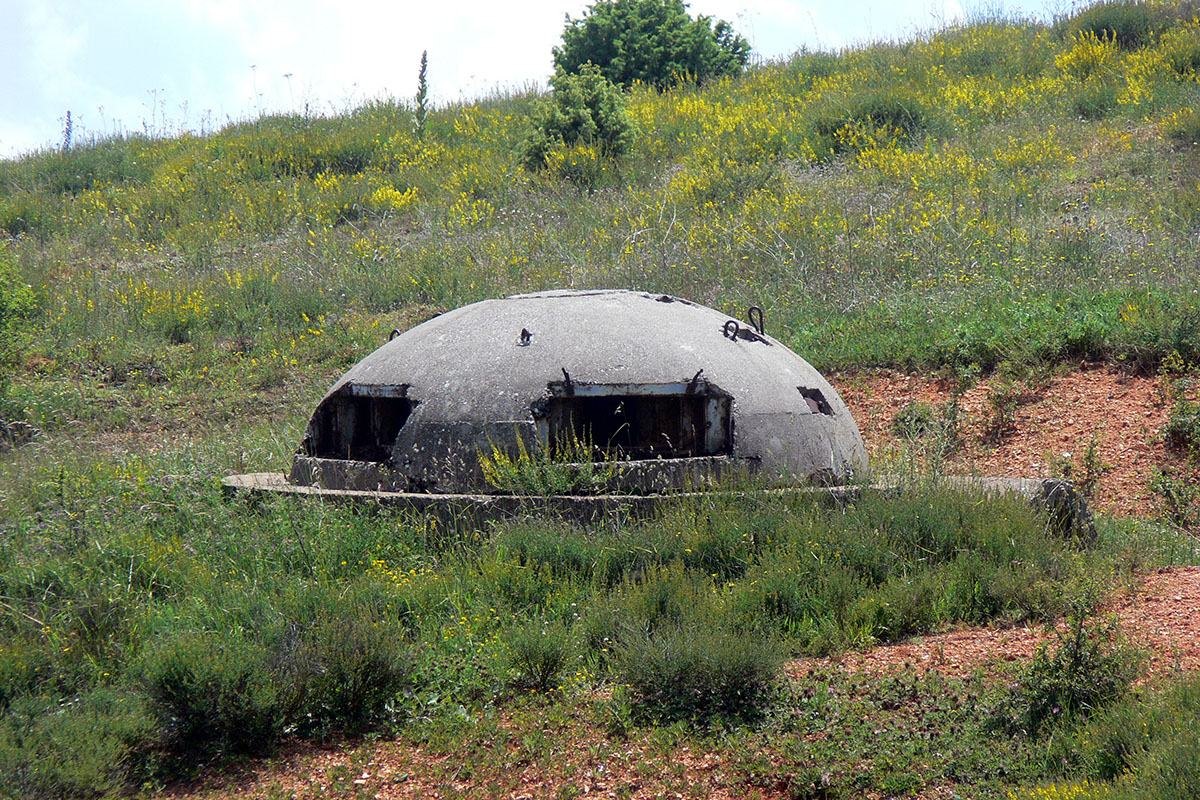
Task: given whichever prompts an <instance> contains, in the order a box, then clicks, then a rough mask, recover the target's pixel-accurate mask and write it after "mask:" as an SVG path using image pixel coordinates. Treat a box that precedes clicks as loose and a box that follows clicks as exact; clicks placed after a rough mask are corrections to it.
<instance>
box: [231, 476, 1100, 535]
mask: <svg viewBox="0 0 1200 800" xmlns="http://www.w3.org/2000/svg"><path fill="white" fill-rule="evenodd" d="M937 480H938V481H939V482H940V484H941V485H943V486H946V487H948V488H950V489H952V490H955V491H963V492H972V491H973V492H981V493H983V494H990V495H1015V496H1017V497H1021V498H1023V499H1025V500H1027V501H1029V502H1030V503H1031V504H1033V505H1034V506H1035V507H1036V508H1037V509H1038V510H1039V511H1042V512H1043V513H1044V514H1045V515H1046V519H1047V524H1048V527H1049V528H1050V529H1051V530H1053V531H1054V532H1055V533H1057V534H1059V535H1063V536H1072V537H1075V538H1078V539H1080V540H1083V541H1091V540H1092V539H1094V538H1095V536H1096V528H1095V524H1094V523H1093V520H1092V514H1091V511H1090V509H1089V508H1088V505H1087V501H1086V500H1085V499H1084V498H1083V496H1082V495H1081V494H1079V492H1078V491H1076V489H1075V487H1074V486H1073V485H1072V484H1071V482H1070V481H1066V480H1062V479H1059V478H976V477H969V476H954V475H947V476H944V477H941V478H939V479H937ZM221 485H222V487H223V488H224V491H225V494H226V496H229V497H246V498H250V499H255V498H263V497H268V496H272V495H276V496H297V497H308V498H314V499H320V500H325V501H330V502H336V503H349V504H356V505H361V506H377V507H392V508H402V509H406V510H409V511H412V512H415V513H418V514H421V515H428V516H433V517H435V518H437V519H438V520H439V521H441V522H443V523H446V524H450V525H453V526H454V527H461V526H482V525H483V524H485V523H487V522H489V521H498V520H505V519H513V518H516V517H528V516H549V517H554V518H558V519H564V520H569V521H572V522H577V523H580V524H583V525H592V524H599V523H608V524H612V523H614V522H624V521H636V520H640V519H645V518H647V517H649V516H651V515H653V513H654V512H655V511H656V510H657V509H658V508H660V507H661V506H662V505H663V504H664V503H667V502H677V501H678V500H681V499H684V500H686V499H689V498H693V499H697V500H700V499H704V498H713V497H720V496H736V495H740V494H745V493H746V491H758V492H761V493H763V494H778V495H783V494H792V495H806V496H810V497H814V498H817V499H820V500H825V501H828V502H830V503H844V502H848V501H851V500H853V499H854V498H856V497H858V496H859V495H860V494H862V493H863V492H882V493H885V494H900V493H902V492H903V491H904V490H905V487H906V486H909V485H911V484H910V483H907V482H905V481H903V480H901V479H900V478H898V477H895V476H881V477H880V478H879V479H878V480H877V481H875V482H874V483H872V484H869V485H858V484H852V485H846V486H789V487H780V488H773V489H760V490H741V491H739V490H712V491H706V492H672V493H666V494H649V495H638V494H605V495H549V496H518V495H497V494H432V493H418V492H390V491H370V490H362V489H325V488H323V487H320V486H305V485H299V484H295V483H291V482H289V481H288V479H287V477H286V476H285V475H283V474H281V473H277V472H252V473H246V474H242V475H230V476H228V477H226V478H225V479H224V480H222V481H221Z"/></svg>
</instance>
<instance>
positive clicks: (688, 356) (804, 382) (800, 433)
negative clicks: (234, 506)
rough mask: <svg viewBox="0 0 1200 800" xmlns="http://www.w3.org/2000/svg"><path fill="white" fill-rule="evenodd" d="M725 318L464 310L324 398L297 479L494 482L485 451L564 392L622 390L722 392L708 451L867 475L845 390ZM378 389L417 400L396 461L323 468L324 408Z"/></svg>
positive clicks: (499, 305)
mask: <svg viewBox="0 0 1200 800" xmlns="http://www.w3.org/2000/svg"><path fill="white" fill-rule="evenodd" d="M727 323H729V317H728V316H727V315H726V314H723V313H721V312H718V311H715V310H713V309H711V308H707V307H704V306H701V305H697V304H694V303H690V302H687V301H685V300H680V299H678V298H673V297H667V296H656V295H650V294H645V293H641V292H631V291H619V290H604V291H567V290H561V291H549V292H540V293H537V294H531V295H519V296H514V297H508V298H504V299H499V300H485V301H483V302H479V303H474V304H472V305H468V306H464V307H462V308H459V309H456V310H454V311H450V312H448V313H446V314H442V315H441V316H438V317H435V318H434V319H432V320H429V321H428V322H425V323H423V324H421V325H418V326H417V327H415V328H412V329H411V330H409V331H407V332H405V333H402V334H400V335H399V336H396V337H395V338H394V339H392V340H391V341H389V342H387V343H386V344H384V345H383V346H382V347H380V348H379V349H378V350H376V351H375V352H373V353H371V354H370V355H368V356H367V357H366V358H364V359H363V360H362V361H360V362H359V363H358V364H356V365H355V366H354V367H352V368H351V369H350V370H349V371H348V372H346V374H345V375H343V376H342V377H341V379H340V380H338V381H337V383H335V384H334V386H333V387H332V388H331V389H330V390H329V392H328V394H327V395H326V397H325V399H324V400H322V406H321V407H318V411H317V414H315V415H314V417H313V421H312V422H311V423H310V425H309V429H308V431H307V433H306V438H305V445H304V447H302V448H301V454H300V456H299V457H298V458H297V460H296V464H295V468H294V470H293V471H292V475H291V478H292V480H293V481H295V482H298V483H316V484H320V485H324V486H326V487H327V488H356V489H376V488H382V489H389V490H408V491H414V490H415V491H421V492H430V493H462V492H489V491H494V489H492V488H491V487H489V486H488V485H487V484H486V482H485V481H484V480H483V476H482V473H481V471H480V469H479V458H478V457H479V453H480V452H488V451H490V448H491V446H492V445H493V444H495V445H497V446H499V447H501V448H503V449H506V450H509V451H514V450H515V449H516V441H517V438H518V437H520V438H521V439H522V440H523V441H524V442H525V443H526V445H527V446H534V447H536V445H537V443H538V442H539V441H544V440H545V433H546V425H547V418H549V417H551V416H552V411H551V410H548V409H550V408H551V406H552V404H553V402H554V401H555V399H556V398H562V397H569V396H572V395H573V393H574V392H575V391H576V390H578V391H586V390H588V389H604V388H605V387H615V386H628V387H635V391H641V390H640V389H636V387H658V389H657V390H658V391H675V392H676V395H675V396H677V397H678V396H679V393H680V392H689V393H690V392H693V391H696V392H698V393H700V394H703V395H704V396H705V397H708V398H709V399H710V400H711V402H710V406H711V408H710V409H709V410H707V411H706V412H705V413H706V414H708V415H709V424H710V425H711V424H712V420H713V419H715V418H716V417H717V416H719V415H720V414H722V413H723V414H725V416H724V417H720V421H719V424H722V425H726V424H727V426H728V431H727V432H721V431H716V432H714V431H712V430H711V428H710V429H709V430H708V431H707V433H705V432H702V433H701V434H700V435H701V436H704V435H708V436H710V437H711V440H712V441H715V442H717V443H718V445H715V446H714V448H713V449H714V450H719V452H708V453H705V455H722V456H727V457H729V458H730V459H733V460H735V461H739V462H742V463H745V464H747V465H753V466H754V467H755V468H757V469H760V470H761V471H762V472H763V473H764V474H765V475H767V476H769V477H772V478H782V479H786V480H788V481H791V482H797V483H798V482H804V481H808V480H813V479H816V480H819V481H821V482H824V483H837V482H843V481H845V480H847V479H849V478H851V477H852V476H853V475H862V474H865V471H866V470H867V466H868V464H867V455H866V450H865V448H864V446H863V441H862V437H861V435H860V434H859V430H858V427H857V425H856V424H855V422H854V419H853V417H852V416H851V414H850V412H849V410H848V409H847V408H846V406H845V404H844V403H843V402H842V399H841V397H840V396H839V395H838V393H837V392H836V391H835V390H834V388H833V387H832V386H830V385H829V383H828V382H827V381H826V380H825V379H824V378H823V377H822V376H821V375H820V374H819V373H818V372H817V371H816V370H815V369H813V367H812V366H811V365H810V364H809V363H808V362H807V361H805V360H804V359H803V358H801V357H800V356H798V355H796V354H795V353H793V352H792V351H790V350H789V349H788V348H787V347H785V346H784V345H783V344H781V343H780V342H778V341H776V340H775V339H773V338H772V337H770V336H769V335H762V334H759V333H756V332H754V331H753V329H751V327H750V326H749V325H748V324H747V323H746V322H743V321H737V323H736V325H734V326H731V327H727ZM664 387H666V388H664ZM671 387H676V388H675V389H671ZM679 387H685V388H679ZM697 387H700V388H697ZM375 393H378V394H380V395H381V396H384V395H386V396H390V397H400V398H403V399H402V400H400V401H395V402H399V403H405V404H408V405H406V406H405V408H406V409H408V408H410V409H411V410H410V411H408V412H407V413H408V416H407V417H406V421H405V422H404V423H403V426H402V427H400V429H399V431H398V434H397V435H396V437H395V439H394V442H391V441H389V449H388V452H387V458H386V460H385V461H386V467H384V468H382V469H380V468H369V469H367V468H364V469H357V468H353V467H352V466H351V464H350V463H349V462H348V461H346V463H344V465H343V466H341V467H339V466H337V465H329V464H325V463H324V462H325V461H329V460H337V459H329V458H321V459H319V461H320V462H321V463H317V462H318V459H316V456H318V455H320V453H319V452H318V451H319V449H320V448H319V447H316V446H315V445H314V442H316V441H317V440H318V439H319V437H320V436H321V431H320V425H321V424H323V423H321V421H320V420H321V419H322V413H324V414H325V418H326V419H327V418H329V416H330V414H329V412H328V409H329V408H333V407H334V404H337V403H344V402H347V401H346V400H345V398H347V397H350V396H351V395H354V396H356V397H358V396H362V397H366V396H371V395H373V394H375ZM806 393H807V394H808V395H809V397H806ZM722 398H724V399H722ZM811 398H816V399H811ZM722 403H724V405H722ZM325 404H330V405H329V406H325ZM323 407H324V408H325V409H326V411H325V412H322V408H323ZM713 409H716V410H715V411H714V410H713ZM361 413H363V414H366V413H367V412H365V411H364V412H361ZM340 419H341V418H340V417H339V420H340ZM725 420H727V422H725ZM324 424H326V425H328V424H329V423H324ZM668 456H669V454H668ZM342 458H343V460H346V457H342ZM375 460H377V461H382V459H375ZM326 478H328V481H329V482H326Z"/></svg>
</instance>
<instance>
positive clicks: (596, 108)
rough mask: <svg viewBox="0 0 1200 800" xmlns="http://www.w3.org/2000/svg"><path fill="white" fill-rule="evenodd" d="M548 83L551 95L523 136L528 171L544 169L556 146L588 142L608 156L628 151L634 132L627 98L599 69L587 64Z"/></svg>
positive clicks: (523, 155)
mask: <svg viewBox="0 0 1200 800" xmlns="http://www.w3.org/2000/svg"><path fill="white" fill-rule="evenodd" d="M550 85H551V87H552V91H551V92H550V99H549V101H548V102H546V103H544V104H543V105H542V106H541V108H540V109H539V110H538V113H537V117H536V118H535V120H534V128H533V131H532V132H531V133H530V135H529V137H528V138H526V140H525V144H524V148H523V153H522V160H523V162H524V164H525V166H526V167H527V168H528V169H531V170H535V171H536V170H540V169H542V168H543V167H545V166H546V155H547V154H548V153H549V152H550V150H551V149H552V148H554V147H555V146H558V145H568V146H570V145H575V144H584V145H590V146H591V147H594V148H596V150H598V151H599V154H600V155H602V156H607V157H610V158H616V157H618V156H621V155H624V154H625V153H627V152H628V151H629V148H630V147H631V146H632V145H633V140H634V138H635V130H634V127H633V122H632V121H631V120H630V119H629V116H628V114H627V113H626V111H625V96H624V94H623V93H622V92H621V90H620V89H619V88H618V87H617V86H615V85H614V84H613V83H612V81H610V80H608V78H606V77H604V75H603V74H601V71H600V68H599V67H597V66H596V65H594V64H584V65H583V66H582V67H581V68H580V70H579V72H578V73H576V74H567V73H564V72H559V73H558V74H556V75H555V76H554V77H553V78H551V79H550Z"/></svg>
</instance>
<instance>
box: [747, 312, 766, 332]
mask: <svg viewBox="0 0 1200 800" xmlns="http://www.w3.org/2000/svg"><path fill="white" fill-rule="evenodd" d="M756 311H757V312H758V319H757V320H755V319H754V316H755V313H754V312H756ZM746 316H747V317H748V318H749V320H750V325H751V326H753V328H754V330H755V331H757V332H758V333H759V334H760V335H762V334H765V333H766V332H767V324H766V320H765V319H763V310H762V308H761V307H759V306H750V309H749V310H748V311H747V312H746Z"/></svg>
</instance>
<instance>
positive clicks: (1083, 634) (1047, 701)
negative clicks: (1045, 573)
mask: <svg viewBox="0 0 1200 800" xmlns="http://www.w3.org/2000/svg"><path fill="white" fill-rule="evenodd" d="M1138 672H1139V659H1138V656H1137V653H1136V652H1135V651H1133V650H1132V649H1131V648H1130V647H1129V645H1127V644H1126V643H1125V642H1124V641H1122V640H1121V639H1120V637H1119V636H1118V633H1117V630H1116V628H1115V626H1114V625H1111V624H1109V625H1105V624H1092V625H1085V624H1084V618H1083V615H1082V614H1078V613H1076V614H1073V615H1072V617H1071V618H1070V619H1069V621H1068V627H1067V630H1066V631H1065V632H1061V633H1059V635H1058V637H1057V640H1056V642H1055V644H1054V646H1053V647H1051V646H1050V645H1048V644H1043V645H1041V646H1040V647H1039V648H1038V651H1037V654H1036V655H1035V656H1034V657H1033V660H1032V661H1031V662H1029V664H1028V665H1027V666H1026V667H1025V668H1024V669H1023V670H1022V671H1021V674H1020V676H1019V677H1018V678H1017V681H1016V683H1015V684H1013V685H1012V686H1010V687H1008V688H1007V689H1006V690H1004V691H1003V693H1002V694H1001V696H1000V698H999V700H998V702H997V703H996V704H995V705H994V706H993V708H992V709H991V710H990V712H989V714H988V719H987V722H988V725H989V727H992V728H995V729H998V730H1000V731H1003V732H1004V733H1007V734H1010V735H1011V734H1020V735H1023V736H1028V737H1030V738H1034V737H1037V736H1038V735H1039V734H1040V733H1042V732H1043V731H1044V730H1046V729H1047V728H1049V727H1051V726H1056V725H1065V724H1068V723H1074V722H1077V721H1079V720H1083V719H1086V718H1088V717H1089V716H1091V715H1092V714H1094V713H1096V712H1097V711H1099V710H1100V709H1101V708H1103V707H1104V706H1106V705H1108V704H1111V703H1112V702H1114V701H1115V700H1118V699H1120V698H1121V697H1122V696H1123V695H1124V694H1125V693H1126V692H1127V691H1128V689H1129V687H1130V685H1131V684H1132V683H1133V681H1134V679H1135V678H1136V677H1137V676H1138Z"/></svg>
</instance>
